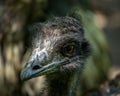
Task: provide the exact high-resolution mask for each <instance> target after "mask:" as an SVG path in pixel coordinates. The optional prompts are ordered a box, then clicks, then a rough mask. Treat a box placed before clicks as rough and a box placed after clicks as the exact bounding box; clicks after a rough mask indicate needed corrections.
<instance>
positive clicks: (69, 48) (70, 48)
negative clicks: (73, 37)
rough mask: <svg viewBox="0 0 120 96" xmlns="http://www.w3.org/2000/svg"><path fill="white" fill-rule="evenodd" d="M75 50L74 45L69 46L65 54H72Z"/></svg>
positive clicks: (65, 49)
mask: <svg viewBox="0 0 120 96" xmlns="http://www.w3.org/2000/svg"><path fill="white" fill-rule="evenodd" d="M73 50H74V46H73V45H68V46H66V47H65V48H64V53H65V54H71V53H72V52H73Z"/></svg>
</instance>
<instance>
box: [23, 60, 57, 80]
mask: <svg viewBox="0 0 120 96" xmlns="http://www.w3.org/2000/svg"><path fill="white" fill-rule="evenodd" d="M58 69H59V64H56V63H52V64H47V65H44V66H41V64H40V62H39V61H37V60H34V61H32V62H29V63H28V64H27V65H26V66H25V67H24V68H23V70H22V72H21V80H23V81H25V80H29V79H31V78H34V77H38V76H41V75H44V74H48V73H52V72H55V71H57V70H58Z"/></svg>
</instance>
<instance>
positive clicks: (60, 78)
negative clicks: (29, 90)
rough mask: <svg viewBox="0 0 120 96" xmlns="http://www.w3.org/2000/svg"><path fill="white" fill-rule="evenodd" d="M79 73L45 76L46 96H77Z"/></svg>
mask: <svg viewBox="0 0 120 96" xmlns="http://www.w3.org/2000/svg"><path fill="white" fill-rule="evenodd" d="M79 76H80V72H73V73H68V74H67V73H66V74H65V73H60V74H56V75H51V76H47V81H48V96H77V90H78V89H79V82H80V80H79V79H80V78H79Z"/></svg>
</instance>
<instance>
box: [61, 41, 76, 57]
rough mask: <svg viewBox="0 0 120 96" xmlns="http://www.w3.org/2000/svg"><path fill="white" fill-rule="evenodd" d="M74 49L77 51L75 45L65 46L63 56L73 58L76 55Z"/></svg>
mask: <svg viewBox="0 0 120 96" xmlns="http://www.w3.org/2000/svg"><path fill="white" fill-rule="evenodd" d="M74 49H75V44H74V43H70V44H67V45H65V46H63V47H62V50H61V51H62V54H63V55H66V56H71V55H73V53H74Z"/></svg>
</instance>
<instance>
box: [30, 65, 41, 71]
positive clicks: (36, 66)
mask: <svg viewBox="0 0 120 96" xmlns="http://www.w3.org/2000/svg"><path fill="white" fill-rule="evenodd" d="M40 68H41V67H40V66H39V65H35V66H33V68H32V69H33V70H38V69H40Z"/></svg>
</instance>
